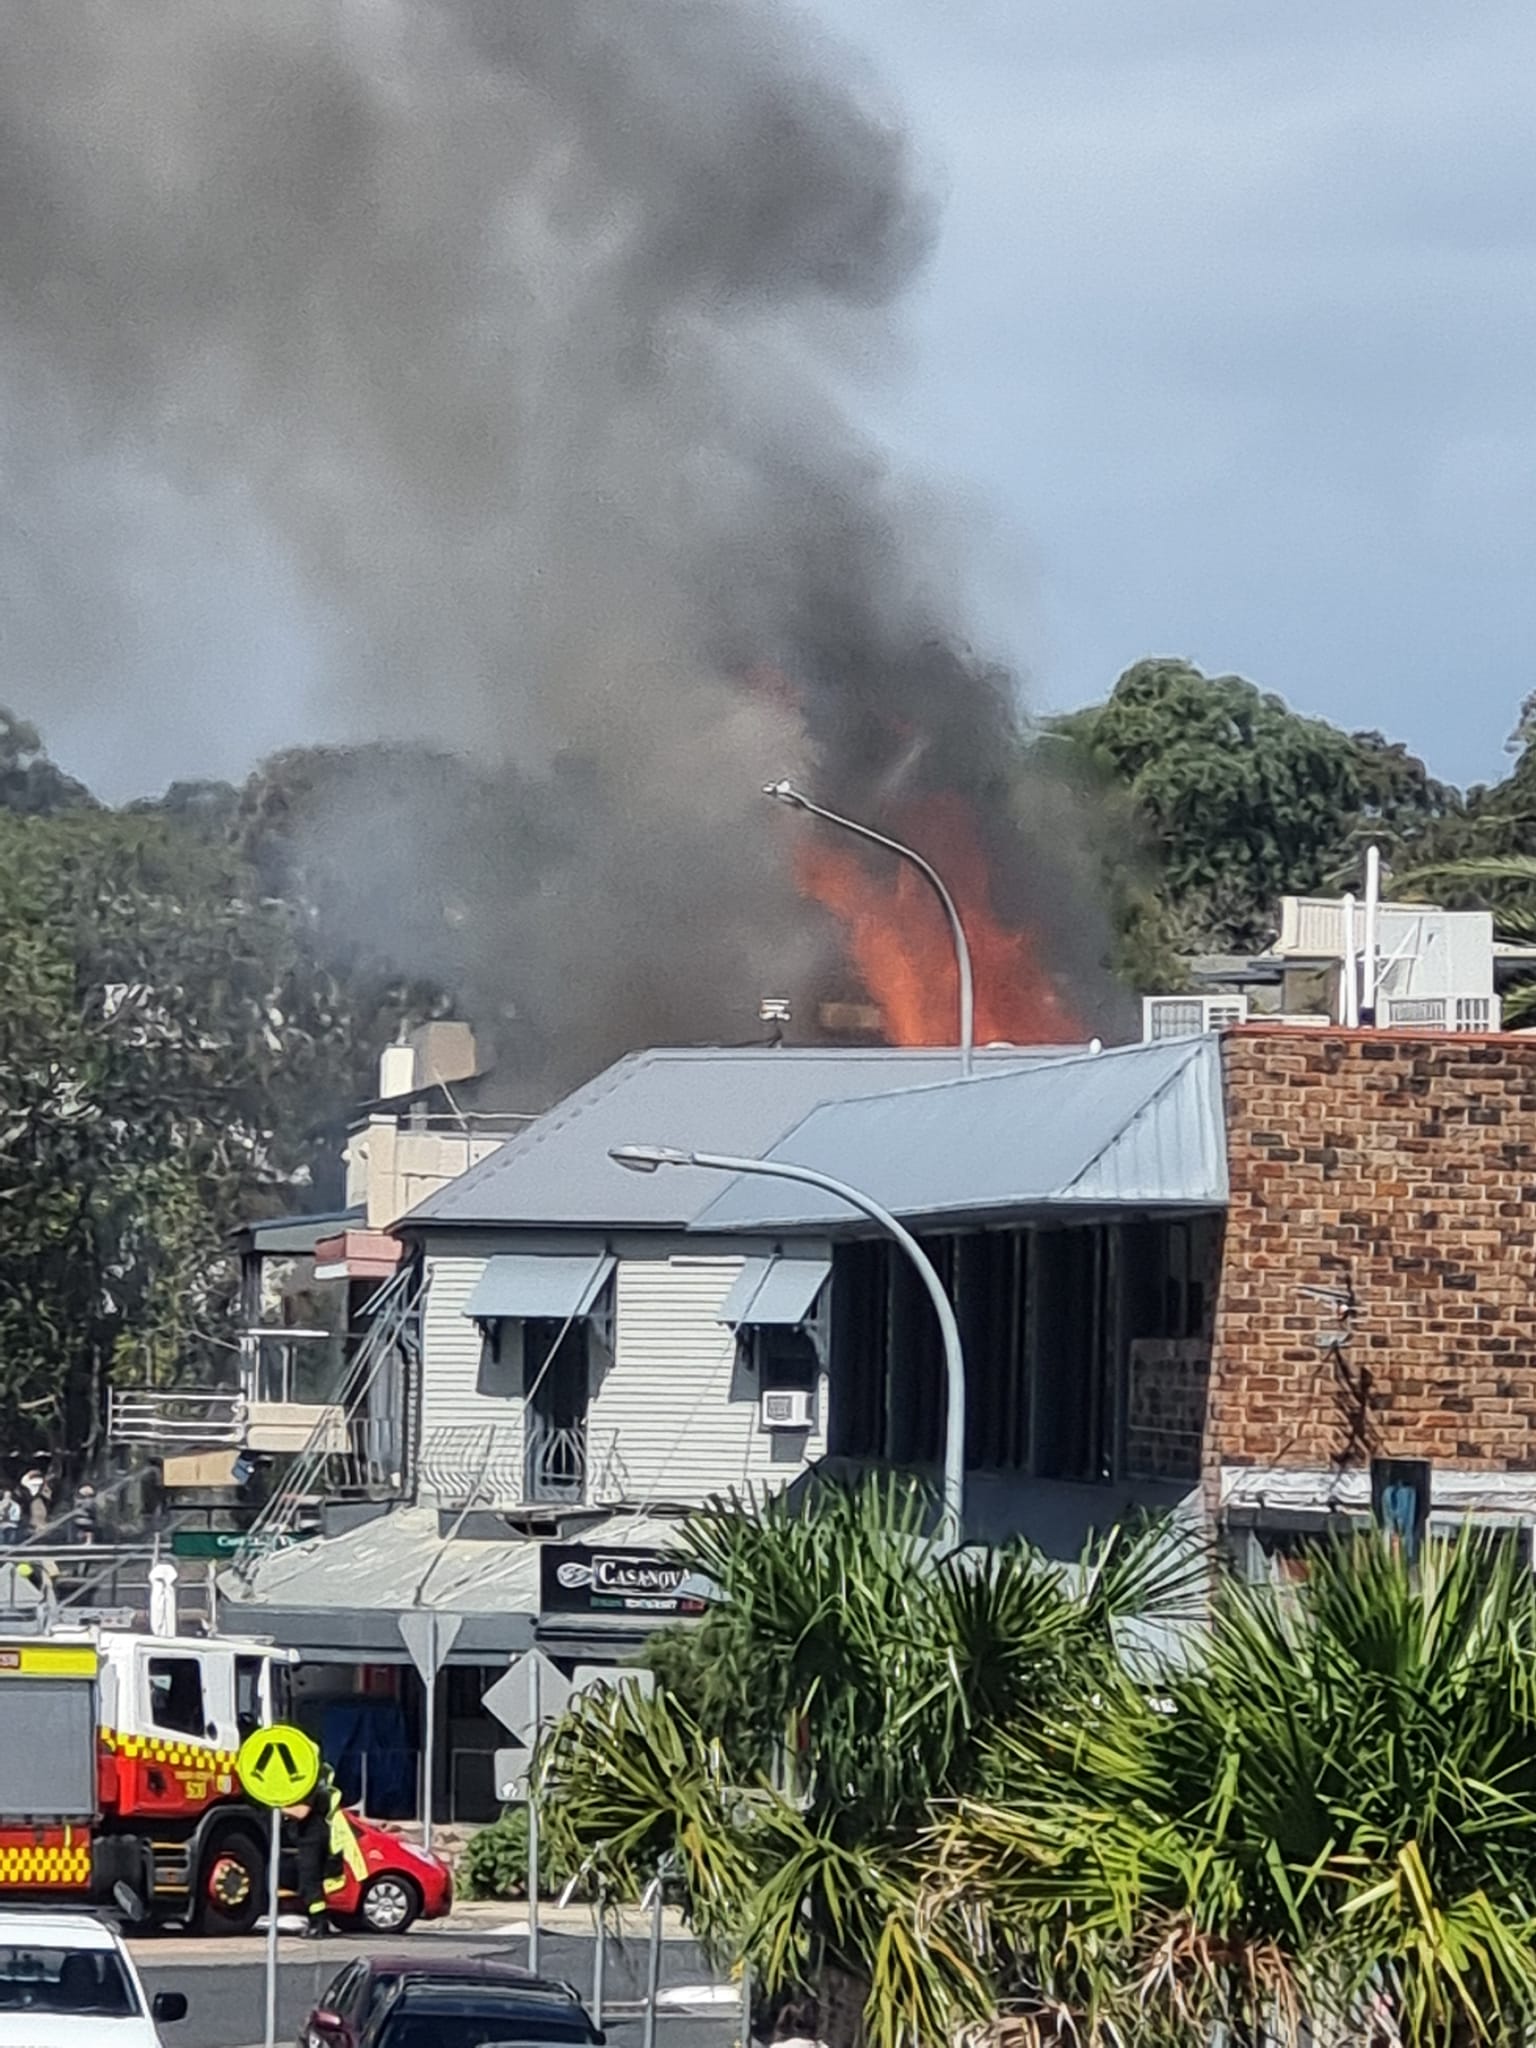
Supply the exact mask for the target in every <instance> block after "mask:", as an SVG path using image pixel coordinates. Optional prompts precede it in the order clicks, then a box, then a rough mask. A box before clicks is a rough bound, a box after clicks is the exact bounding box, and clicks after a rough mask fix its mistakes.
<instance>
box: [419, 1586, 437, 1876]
mask: <svg viewBox="0 0 1536 2048" xmlns="http://www.w3.org/2000/svg"><path fill="white" fill-rule="evenodd" d="M428 1641H429V1643H430V1646H431V1647H430V1648H429V1650H428V1652H427V1658H426V1669H425V1670H424V1671H423V1672H422V1674H421V1683H422V1686H423V1688H424V1689H425V1692H426V1719H425V1726H424V1728H423V1731H422V1743H421V1846H422V1847H423V1849H425V1850H426V1851H427V1853H428V1855H430V1854H431V1853H432V1779H433V1776H434V1774H435V1771H436V1766H437V1616H436V1615H435V1614H434V1615H433V1616H432V1617H431V1622H430V1626H429V1635H428Z"/></svg>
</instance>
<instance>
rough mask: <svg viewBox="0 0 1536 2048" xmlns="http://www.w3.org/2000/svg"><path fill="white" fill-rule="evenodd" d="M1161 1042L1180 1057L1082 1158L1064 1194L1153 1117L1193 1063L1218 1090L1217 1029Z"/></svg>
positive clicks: (1086, 1176)
mask: <svg viewBox="0 0 1536 2048" xmlns="http://www.w3.org/2000/svg"><path fill="white" fill-rule="evenodd" d="M1164 1043H1165V1045H1171V1046H1176V1047H1177V1048H1178V1050H1179V1052H1180V1053H1181V1054H1182V1055H1183V1057H1182V1058H1180V1059H1177V1060H1175V1061H1174V1063H1173V1065H1172V1066H1171V1068H1170V1069H1169V1071H1168V1072H1167V1073H1166V1074H1165V1075H1164V1076H1163V1078H1162V1080H1161V1081H1159V1082H1158V1084H1157V1086H1156V1087H1155V1088H1154V1089H1153V1090H1152V1092H1151V1094H1150V1095H1148V1096H1146V1097H1145V1098H1144V1099H1143V1100H1142V1101H1141V1102H1139V1103H1138V1104H1137V1105H1136V1108H1135V1109H1134V1110H1133V1111H1132V1112H1131V1114H1130V1115H1129V1116H1128V1117H1127V1118H1126V1120H1125V1122H1124V1123H1123V1124H1121V1125H1120V1127H1119V1128H1118V1129H1117V1130H1115V1131H1113V1132H1111V1134H1110V1135H1109V1137H1107V1138H1106V1139H1105V1140H1104V1143H1103V1144H1102V1145H1101V1146H1100V1147H1099V1149H1098V1150H1097V1152H1095V1153H1094V1154H1093V1156H1092V1157H1091V1158H1089V1159H1085V1160H1084V1161H1083V1163H1082V1165H1081V1166H1080V1167H1079V1168H1078V1170H1077V1172H1076V1173H1074V1174H1073V1176H1072V1178H1071V1179H1070V1180H1069V1181H1067V1182H1065V1183H1064V1185H1063V1188H1062V1193H1063V1194H1065V1193H1067V1192H1068V1191H1069V1190H1070V1189H1072V1188H1075V1187H1077V1186H1079V1185H1080V1184H1081V1183H1082V1182H1083V1181H1085V1180H1086V1179H1087V1178H1088V1177H1089V1175H1090V1174H1091V1173H1092V1172H1093V1171H1094V1169H1095V1167H1097V1166H1099V1165H1100V1164H1101V1163H1102V1161H1104V1160H1105V1159H1107V1158H1108V1157H1109V1155H1110V1153H1111V1152H1113V1151H1115V1150H1116V1149H1117V1147H1119V1146H1121V1145H1123V1144H1124V1143H1125V1141H1126V1138H1127V1136H1128V1135H1129V1134H1130V1132H1131V1131H1133V1130H1134V1129H1135V1128H1136V1126H1137V1125H1138V1124H1141V1123H1143V1122H1145V1121H1146V1120H1147V1119H1148V1118H1149V1117H1151V1116H1152V1114H1153V1113H1154V1112H1155V1110H1156V1109H1157V1106H1158V1104H1159V1103H1160V1102H1161V1101H1162V1100H1163V1098H1164V1097H1165V1096H1166V1095H1167V1094H1168V1093H1169V1091H1170V1090H1171V1089H1174V1088H1177V1087H1178V1086H1179V1084H1180V1083H1181V1082H1182V1081H1183V1079H1184V1076H1185V1075H1186V1073H1187V1072H1188V1071H1189V1069H1190V1067H1191V1066H1193V1065H1195V1064H1196V1063H1197V1062H1198V1063H1199V1065H1200V1066H1201V1067H1203V1068H1204V1069H1205V1071H1206V1075H1207V1085H1208V1086H1210V1087H1212V1088H1214V1089H1216V1090H1217V1091H1218V1092H1219V1090H1220V1086H1221V1067H1220V1060H1219V1050H1220V1045H1221V1034H1220V1033H1219V1032H1214V1031H1208V1032H1202V1033H1201V1034H1200V1035H1199V1036H1198V1037H1195V1038H1185V1039H1174V1040H1172V1041H1164ZM1132 1049H1133V1048H1129V1047H1124V1046H1122V1047H1119V1048H1117V1050H1119V1051H1122V1052H1123V1051H1128V1050H1132ZM1135 1049H1139V1050H1144V1049H1145V1047H1144V1045H1143V1046H1142V1047H1139V1048H1135ZM1218 1106H1219V1104H1218Z"/></svg>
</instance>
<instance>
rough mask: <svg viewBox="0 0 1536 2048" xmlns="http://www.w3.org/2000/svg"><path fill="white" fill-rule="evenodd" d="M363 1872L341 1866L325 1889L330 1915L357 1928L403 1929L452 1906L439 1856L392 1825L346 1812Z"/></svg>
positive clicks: (449, 1885) (440, 1914) (448, 1879)
mask: <svg viewBox="0 0 1536 2048" xmlns="http://www.w3.org/2000/svg"><path fill="white" fill-rule="evenodd" d="M347 1818H348V1819H349V1820H350V1821H351V1823H352V1830H353V1833H354V1834H355V1835H356V1836H357V1846H358V1847H359V1849H361V1850H362V1852H363V1861H364V1862H365V1863H366V1864H367V1866H368V1875H367V1876H366V1877H364V1878H357V1877H354V1876H353V1874H352V1873H351V1871H348V1872H347V1875H346V1880H345V1882H344V1883H343V1884H342V1886H341V1888H340V1889H339V1890H338V1891H334V1892H330V1893H328V1894H327V1898H328V1900H329V1903H330V1909H331V1918H332V1919H333V1920H334V1921H335V1922H336V1924H337V1926H338V1927H345V1928H349V1929H353V1928H355V1929H356V1930H357V1931H358V1932H359V1933H362V1934H391V1935H393V1934H404V1932H405V1930H406V1929H407V1928H408V1927H409V1926H410V1925H411V1923H412V1922H413V1921H415V1920H441V1919H442V1918H443V1916H444V1914H445V1913H448V1912H451V1911H452V1908H453V1872H452V1870H451V1869H450V1868H449V1866H448V1865H447V1864H446V1863H445V1862H444V1861H443V1859H442V1857H441V1856H434V1855H432V1854H431V1853H430V1852H429V1851H427V1850H425V1849H418V1848H417V1847H416V1845H415V1843H414V1842H407V1841H406V1840H405V1839H404V1837H403V1836H401V1835H397V1834H396V1833H395V1831H394V1829H393V1828H387V1827H383V1826H381V1825H380V1824H379V1823H378V1822H376V1821H367V1820H362V1819H360V1818H359V1817H358V1815H357V1814H355V1813H353V1814H349V1815H348V1816H347Z"/></svg>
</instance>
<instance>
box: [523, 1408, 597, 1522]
mask: <svg viewBox="0 0 1536 2048" xmlns="http://www.w3.org/2000/svg"><path fill="white" fill-rule="evenodd" d="M523 1495H524V1498H525V1499H526V1500H529V1501H562V1500H565V1501H583V1500H585V1499H586V1497H587V1425H586V1423H585V1422H577V1423H568V1424H565V1425H563V1426H562V1425H560V1424H557V1423H553V1422H548V1421H546V1420H545V1418H544V1417H543V1416H542V1415H530V1416H529V1417H528V1419H527V1425H526V1435H525V1440H524V1444H523Z"/></svg>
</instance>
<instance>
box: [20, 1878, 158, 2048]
mask: <svg viewBox="0 0 1536 2048" xmlns="http://www.w3.org/2000/svg"><path fill="white" fill-rule="evenodd" d="M186 2011H187V2001H186V1999H185V1998H184V1997H183V1996H182V1995H181V1993H180V1992H179V1991H162V1992H161V1993H160V1994H159V1995H158V1997H156V1998H155V1999H154V2000H153V2002H151V2001H150V2000H149V1999H147V1998H146V1997H145V1996H144V1986H143V1985H142V1984H141V1983H140V1982H139V1973H138V1971H137V1970H136V1969H135V1968H134V1967H133V1958H132V1957H131V1956H130V1955H129V1953H128V1951H127V1949H126V1948H124V1946H123V1944H122V1941H121V1940H120V1939H119V1937H118V1935H117V1934H116V1932H115V1931H114V1930H113V1929H112V1928H110V1927H108V1926H106V1925H105V1924H104V1922H102V1921H100V1920H97V1919H95V1918H94V1917H93V1916H92V1915H91V1914H89V1913H55V1912H51V1911H47V1910H41V1909H40V1910H39V1911H37V1912H32V1913H28V1912H10V1913H6V1912H0V2048H161V2040H160V2034H159V2031H158V2025H157V2023H158V2022H165V2023H166V2024H169V2023H170V2022H171V2021H172V2020H179V2019H184V2018H185V2017H186Z"/></svg>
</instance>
